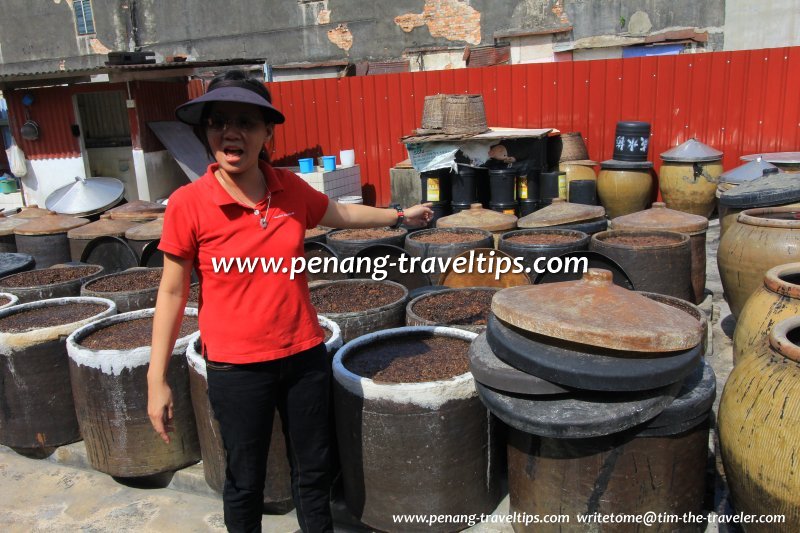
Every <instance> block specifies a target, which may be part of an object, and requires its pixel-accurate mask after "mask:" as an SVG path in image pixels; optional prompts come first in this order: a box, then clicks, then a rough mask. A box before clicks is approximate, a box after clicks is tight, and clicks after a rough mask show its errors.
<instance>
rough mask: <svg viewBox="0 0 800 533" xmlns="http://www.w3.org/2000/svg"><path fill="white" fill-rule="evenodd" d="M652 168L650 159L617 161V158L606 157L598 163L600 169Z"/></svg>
mask: <svg viewBox="0 0 800 533" xmlns="http://www.w3.org/2000/svg"><path fill="white" fill-rule="evenodd" d="M651 168H653V162H652V161H619V160H617V159H606V160H605V161H603V162H602V163H600V170H640V171H641V170H650V169H651Z"/></svg>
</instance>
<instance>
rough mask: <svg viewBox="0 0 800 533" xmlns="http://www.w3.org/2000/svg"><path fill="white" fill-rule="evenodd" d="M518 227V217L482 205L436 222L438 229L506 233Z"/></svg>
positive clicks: (474, 205)
mask: <svg viewBox="0 0 800 533" xmlns="http://www.w3.org/2000/svg"><path fill="white" fill-rule="evenodd" d="M516 226H517V217H515V216H514V215H509V214H506V213H498V212H497V211H492V210H491V209H484V208H483V206H482V205H481V204H478V203H475V204H471V205H470V206H469V209H465V210H464V211H460V212H458V213H456V214H455V215H449V216H446V217H442V218H440V219H438V220H437V221H436V227H437V228H477V229H484V230H486V231H506V230H510V229H514V228H515V227H516Z"/></svg>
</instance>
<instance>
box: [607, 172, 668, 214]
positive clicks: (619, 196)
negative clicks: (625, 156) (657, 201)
mask: <svg viewBox="0 0 800 533" xmlns="http://www.w3.org/2000/svg"><path fill="white" fill-rule="evenodd" d="M652 166H653V164H652V163H650V162H649V161H646V162H644V163H626V162H617V161H614V162H609V161H604V162H603V163H602V165H601V167H600V168H601V170H600V174H599V175H598V176H597V196H598V198H599V200H600V204H601V205H602V206H603V207H605V209H606V215H608V217H609V218H616V217H619V216H622V215H628V214H630V213H636V212H637V211H644V210H645V209H647V208H648V207H649V206H650V204H651V202H652V200H653V192H654V190H655V187H654V184H653V174H652Z"/></svg>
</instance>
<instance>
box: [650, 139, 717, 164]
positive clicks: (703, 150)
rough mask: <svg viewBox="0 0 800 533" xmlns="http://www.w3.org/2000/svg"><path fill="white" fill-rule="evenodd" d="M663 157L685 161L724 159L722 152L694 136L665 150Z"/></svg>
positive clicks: (668, 159) (698, 161) (664, 158)
mask: <svg viewBox="0 0 800 533" xmlns="http://www.w3.org/2000/svg"><path fill="white" fill-rule="evenodd" d="M661 159H663V160H664V161H675V162H683V163H700V162H703V161H717V160H718V159H722V152H720V151H719V150H715V149H714V148H711V147H710V146H709V145H707V144H704V143H701V142H700V141H698V140H697V139H694V138H692V139H689V140H688V141H686V142H685V143H683V144H679V145H678V146H676V147H675V148H672V149H670V150H667V151H666V152H663V153H662V154H661Z"/></svg>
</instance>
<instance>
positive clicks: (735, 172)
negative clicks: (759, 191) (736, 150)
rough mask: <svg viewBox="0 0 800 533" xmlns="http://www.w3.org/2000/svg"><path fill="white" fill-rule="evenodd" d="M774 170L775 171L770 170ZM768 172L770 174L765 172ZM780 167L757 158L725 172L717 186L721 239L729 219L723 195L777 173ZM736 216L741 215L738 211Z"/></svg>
mask: <svg viewBox="0 0 800 533" xmlns="http://www.w3.org/2000/svg"><path fill="white" fill-rule="evenodd" d="M770 169H774V170H770ZM765 171H768V172H765ZM777 171H778V167H776V166H775V165H773V164H771V163H767V162H766V161H764V160H763V159H761V158H760V157H758V158H756V159H755V160H753V161H749V162H748V163H745V164H744V165H741V166H738V167H736V168H733V169H731V170H728V171H727V172H723V173H722V174H721V175H720V177H719V184H718V185H717V192H716V196H717V213H718V214H719V223H720V237H721V236H722V235H723V234H724V233H725V232H724V229H725V224H726V219H727V218H728V217H727V215H728V211H729V209H728V208H727V207H725V206H724V205H722V202H721V201H720V199H721V198H722V195H723V194H724V193H725V192H726V191H729V190H731V189H733V188H736V187H738V186H739V185H742V184H745V183H748V182H750V181H753V180H755V179H758V178H760V177H762V176H765V175H767V174H769V173H770V172H777ZM736 214H737V215H738V214H739V211H738V210H737V211H736ZM732 221H733V222H735V221H736V217H735V216H734V218H733V219H732Z"/></svg>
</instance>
